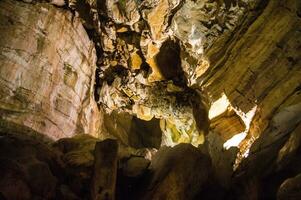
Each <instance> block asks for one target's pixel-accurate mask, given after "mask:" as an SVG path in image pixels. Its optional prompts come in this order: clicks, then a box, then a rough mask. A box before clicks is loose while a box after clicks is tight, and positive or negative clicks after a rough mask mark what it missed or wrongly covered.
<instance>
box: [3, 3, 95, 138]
mask: <svg viewBox="0 0 301 200" xmlns="http://www.w3.org/2000/svg"><path fill="white" fill-rule="evenodd" d="M0 21H1V23H0V32H1V39H0V112H1V117H0V120H1V126H10V127H11V126H13V125H14V124H18V125H21V126H20V130H22V127H29V128H31V129H33V130H35V131H37V132H39V133H42V134H45V135H47V136H49V137H50V138H53V139H58V138H61V137H70V136H72V135H74V134H76V133H90V134H96V131H97V128H98V127H97V126H98V125H97V122H98V110H97V106H96V103H95V102H94V100H93V87H92V86H93V85H94V73H95V67H96V65H95V62H96V54H95V49H94V45H93V43H92V42H91V41H90V40H89V38H88V35H87V33H86V32H85V30H84V28H83V26H82V24H81V23H80V21H79V19H78V18H76V17H73V16H72V14H71V12H69V11H66V10H63V9H59V8H56V7H54V6H52V5H50V4H46V3H38V4H26V3H23V2H19V1H10V0H4V1H1V2H0Z"/></svg>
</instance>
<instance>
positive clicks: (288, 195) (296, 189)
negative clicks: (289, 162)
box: [277, 174, 301, 200]
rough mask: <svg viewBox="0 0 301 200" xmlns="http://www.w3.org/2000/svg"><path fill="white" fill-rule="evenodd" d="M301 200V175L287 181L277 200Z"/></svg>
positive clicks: (282, 186) (282, 185) (281, 188)
mask: <svg viewBox="0 0 301 200" xmlns="http://www.w3.org/2000/svg"><path fill="white" fill-rule="evenodd" d="M300 198H301V174H299V175H297V176H295V177H293V178H289V179H287V180H285V181H284V182H283V183H282V184H281V186H280V188H279V190H278V193H277V199H278V200H282V199H287V200H294V199H295V200H297V199H300Z"/></svg>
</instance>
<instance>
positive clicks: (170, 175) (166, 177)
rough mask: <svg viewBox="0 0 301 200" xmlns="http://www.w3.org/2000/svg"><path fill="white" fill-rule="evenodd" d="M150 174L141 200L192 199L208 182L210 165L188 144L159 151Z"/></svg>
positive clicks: (208, 161)
mask: <svg viewBox="0 0 301 200" xmlns="http://www.w3.org/2000/svg"><path fill="white" fill-rule="evenodd" d="M150 170H151V173H152V175H151V181H150V183H149V185H148V187H147V191H146V193H145V194H144V195H143V198H142V199H175V200H176V199H179V200H180V199H193V198H195V196H196V195H197V194H198V192H200V191H201V189H202V187H204V185H205V184H206V183H207V181H208V180H209V177H210V173H211V161H210V158H208V157H207V156H206V155H205V154H202V153H201V152H200V151H199V150H198V149H197V148H195V147H193V146H192V145H191V144H179V145H177V146H175V147H172V148H168V147H166V148H161V149H160V150H159V151H158V152H157V154H156V156H155V157H154V158H153V160H152V163H151V166H150ZM192 172H196V173H192Z"/></svg>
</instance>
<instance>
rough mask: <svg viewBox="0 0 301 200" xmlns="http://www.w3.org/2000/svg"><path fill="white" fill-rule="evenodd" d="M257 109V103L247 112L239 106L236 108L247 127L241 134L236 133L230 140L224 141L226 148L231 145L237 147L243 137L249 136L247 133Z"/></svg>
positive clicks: (246, 154) (245, 155)
mask: <svg viewBox="0 0 301 200" xmlns="http://www.w3.org/2000/svg"><path fill="white" fill-rule="evenodd" d="M256 109H257V105H256V106H254V107H253V108H252V109H251V110H250V111H249V112H248V113H247V114H245V113H244V112H242V111H241V110H238V109H237V108H235V109H234V110H235V112H236V113H237V114H238V115H239V116H240V118H241V119H242V120H243V122H244V124H245V125H246V129H245V131H244V132H241V133H239V134H236V135H234V136H233V137H232V138H230V139H229V140H227V141H226V142H225V143H224V148H225V149H229V148H230V147H237V146H238V145H239V144H240V143H241V141H242V140H243V139H245V137H246V136H247V133H248V131H249V129H250V124H251V121H252V119H253V117H254V115H255V112H256ZM247 156H248V152H246V153H245V154H244V157H247Z"/></svg>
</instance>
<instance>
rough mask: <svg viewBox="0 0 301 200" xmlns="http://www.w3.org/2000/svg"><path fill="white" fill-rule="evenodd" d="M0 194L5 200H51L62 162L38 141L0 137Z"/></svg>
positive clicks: (15, 137) (7, 136)
mask: <svg viewBox="0 0 301 200" xmlns="http://www.w3.org/2000/svg"><path fill="white" fill-rule="evenodd" d="M0 135H1V136H0V163H1V164H0V166H1V167H0V168H1V176H2V177H1V180H0V186H1V187H0V193H1V194H2V195H3V196H4V197H5V198H6V199H38V198H43V199H53V198H55V196H56V187H57V184H58V183H59V178H58V177H59V175H60V173H62V167H63V164H62V161H61V160H60V154H59V152H57V151H55V150H53V149H51V148H50V147H49V146H48V145H46V144H44V143H41V142H39V141H38V139H40V140H41V138H38V137H37V138H27V137H22V136H20V135H12V134H11V133H10V134H3V133H1V134H0Z"/></svg>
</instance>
